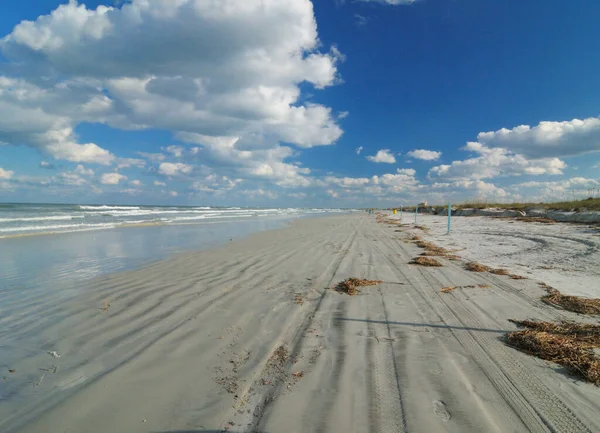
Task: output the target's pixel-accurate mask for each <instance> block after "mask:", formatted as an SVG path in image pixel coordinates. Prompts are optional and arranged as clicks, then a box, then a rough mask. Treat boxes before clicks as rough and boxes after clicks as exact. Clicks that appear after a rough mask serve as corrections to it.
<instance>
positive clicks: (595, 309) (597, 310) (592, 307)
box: [542, 285, 600, 315]
mask: <svg viewBox="0 0 600 433" xmlns="http://www.w3.org/2000/svg"><path fill="white" fill-rule="evenodd" d="M545 287H546V291H547V292H548V294H547V295H546V296H542V301H544V302H546V303H547V304H551V305H554V306H556V307H561V308H564V309H565V310H568V311H573V312H575V313H579V314H593V315H600V299H590V298H582V297H580V296H569V295H563V294H562V293H560V292H559V291H558V290H556V289H553V288H552V287H550V286H547V285H546V286H545Z"/></svg>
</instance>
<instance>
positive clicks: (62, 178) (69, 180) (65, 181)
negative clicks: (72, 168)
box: [50, 173, 88, 186]
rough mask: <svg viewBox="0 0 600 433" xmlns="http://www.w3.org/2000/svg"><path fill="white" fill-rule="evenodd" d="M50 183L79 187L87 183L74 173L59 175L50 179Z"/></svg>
mask: <svg viewBox="0 0 600 433" xmlns="http://www.w3.org/2000/svg"><path fill="white" fill-rule="evenodd" d="M50 183H58V184H60V185H69V186H81V185H85V184H87V183H88V181H87V180H85V179H84V178H82V177H81V176H79V175H78V174H76V173H59V174H57V175H56V176H54V177H53V178H51V179H50Z"/></svg>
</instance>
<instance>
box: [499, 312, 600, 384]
mask: <svg viewBox="0 0 600 433" xmlns="http://www.w3.org/2000/svg"><path fill="white" fill-rule="evenodd" d="M511 322H513V323H515V324H517V325H519V326H522V327H526V328H528V329H526V330H523V331H516V332H510V333H508V334H507V335H506V343H507V344H508V345H509V346H512V347H515V348H516V349H519V350H521V351H522V352H525V353H527V354H529V355H533V356H537V357H538V358H541V359H544V360H547V361H552V362H555V363H557V364H560V365H562V366H564V367H566V368H567V369H568V370H569V371H570V372H571V373H572V374H575V375H577V376H579V377H581V378H583V379H585V380H587V381H589V382H591V383H593V384H594V385H596V386H600V359H599V358H598V357H597V356H596V354H595V353H594V351H593V349H594V348H596V347H600V326H599V325H585V324H579V323H571V322H562V323H558V324H556V323H550V322H537V321H530V320H524V321H512V320H511Z"/></svg>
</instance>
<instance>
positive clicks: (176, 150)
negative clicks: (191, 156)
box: [164, 145, 184, 158]
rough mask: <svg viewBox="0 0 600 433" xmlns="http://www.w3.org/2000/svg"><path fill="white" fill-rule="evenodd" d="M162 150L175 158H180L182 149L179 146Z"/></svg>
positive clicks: (171, 146)
mask: <svg viewBox="0 0 600 433" xmlns="http://www.w3.org/2000/svg"><path fill="white" fill-rule="evenodd" d="M164 150H165V151H166V152H168V153H170V154H171V155H173V156H174V157H175V158H181V157H182V156H183V151H184V148H183V147H181V146H175V145H170V146H167V147H165V149H164Z"/></svg>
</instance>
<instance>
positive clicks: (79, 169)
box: [75, 164, 94, 176]
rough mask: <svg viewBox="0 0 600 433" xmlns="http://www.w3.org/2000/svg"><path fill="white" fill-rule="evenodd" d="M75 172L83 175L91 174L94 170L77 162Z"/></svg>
mask: <svg viewBox="0 0 600 433" xmlns="http://www.w3.org/2000/svg"><path fill="white" fill-rule="evenodd" d="M75 173H77V174H82V175H84V176H93V175H94V170H92V169H91V168H85V167H84V166H83V165H81V164H77V167H75Z"/></svg>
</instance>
